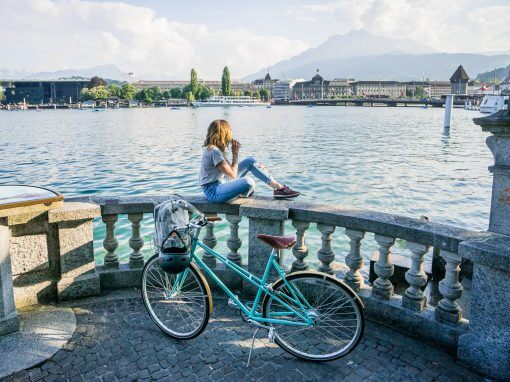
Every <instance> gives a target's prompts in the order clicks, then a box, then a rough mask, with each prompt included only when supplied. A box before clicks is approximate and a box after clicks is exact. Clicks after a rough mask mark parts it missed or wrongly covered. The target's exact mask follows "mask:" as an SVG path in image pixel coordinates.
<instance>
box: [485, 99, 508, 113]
mask: <svg viewBox="0 0 510 382" xmlns="http://www.w3.org/2000/svg"><path fill="white" fill-rule="evenodd" d="M508 98H509V96H508V95H502V94H486V95H485V96H484V97H483V99H482V103H481V104H480V113H486V114H494V113H497V112H498V111H500V110H506V109H508Z"/></svg>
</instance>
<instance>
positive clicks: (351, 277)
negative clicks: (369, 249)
mask: <svg viewBox="0 0 510 382" xmlns="http://www.w3.org/2000/svg"><path fill="white" fill-rule="evenodd" d="M345 234H346V235H347V236H348V237H349V239H350V241H351V246H350V250H349V254H348V255H347V256H346V257H345V263H346V264H347V266H348V267H349V271H348V272H347V273H346V275H345V278H344V280H345V282H346V283H347V284H348V285H349V286H350V287H351V288H353V289H354V290H359V289H361V288H363V284H364V282H363V276H362V275H361V273H360V271H359V270H360V269H361V268H362V267H363V257H362V256H361V251H360V247H361V239H363V237H364V236H365V232H363V231H355V230H352V229H346V230H345Z"/></svg>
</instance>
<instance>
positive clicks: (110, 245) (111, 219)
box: [102, 214, 119, 268]
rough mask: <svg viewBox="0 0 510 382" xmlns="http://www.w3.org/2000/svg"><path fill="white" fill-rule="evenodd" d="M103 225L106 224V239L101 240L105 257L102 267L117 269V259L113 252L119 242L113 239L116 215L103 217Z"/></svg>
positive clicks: (117, 217)
mask: <svg viewBox="0 0 510 382" xmlns="http://www.w3.org/2000/svg"><path fill="white" fill-rule="evenodd" d="M102 219H103V223H104V224H106V237H105V239H104V240H103V247H104V249H106V256H105V257H104V266H105V267H108V268H118V267H119V257H118V256H117V254H116V253H115V250H116V249H117V247H118V246H119V242H118V240H117V238H116V237H115V223H117V220H119V216H118V215H117V214H112V215H103V216H102Z"/></svg>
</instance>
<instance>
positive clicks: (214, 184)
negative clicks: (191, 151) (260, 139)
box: [200, 119, 299, 203]
mask: <svg viewBox="0 0 510 382" xmlns="http://www.w3.org/2000/svg"><path fill="white" fill-rule="evenodd" d="M232 137H233V134H232V129H231V128H230V125H229V124H228V122H227V121H225V120H223V119H218V120H216V121H213V122H211V124H210V125H209V128H208V129H207V136H206V137H205V141H204V153H203V155H202V165H201V168H200V186H202V190H203V191H204V194H205V197H206V198H207V200H209V201H210V202H213V203H225V202H228V201H229V200H231V199H234V198H235V197H238V196H242V197H247V196H250V195H252V194H253V192H254V190H255V182H254V181H253V179H252V178H250V177H245V175H246V174H247V173H248V172H251V173H252V174H253V175H254V176H255V177H256V178H258V179H260V180H261V181H263V182H264V183H266V184H267V185H269V187H271V188H273V190H274V191H273V196H274V197H275V198H277V199H285V198H294V197H296V196H298V195H299V192H297V191H294V190H291V189H290V188H289V187H287V186H285V185H282V184H280V183H278V182H277V181H276V180H275V179H274V178H273V177H272V176H271V175H269V174H268V173H267V170H266V167H265V166H264V165H263V164H262V163H260V162H257V161H256V160H255V159H254V158H251V157H248V158H246V159H244V160H242V161H241V162H238V158H239V148H240V147H241V144H240V143H239V142H238V141H236V140H235V139H233V138H232ZM229 144H231V146H232V161H231V162H229V161H228V159H227V154H226V153H225V150H226V148H227V146H228V145H229ZM225 177H227V178H230V179H232V180H231V181H229V182H225V181H224V178H225Z"/></svg>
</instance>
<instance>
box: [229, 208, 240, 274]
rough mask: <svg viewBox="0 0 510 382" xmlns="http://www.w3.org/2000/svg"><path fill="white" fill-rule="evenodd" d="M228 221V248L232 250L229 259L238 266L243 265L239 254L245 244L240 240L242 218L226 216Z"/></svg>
mask: <svg viewBox="0 0 510 382" xmlns="http://www.w3.org/2000/svg"><path fill="white" fill-rule="evenodd" d="M226 218H227V221H228V222H229V223H230V236H229V238H228V240H227V246H228V248H229V249H230V253H229V254H228V256H227V258H228V259H229V260H230V261H233V262H234V263H237V264H238V265H241V255H240V254H239V253H238V252H237V251H239V248H241V245H242V244H243V242H242V241H241V239H240V238H239V223H240V222H241V219H242V218H241V216H239V215H230V214H227V216H226Z"/></svg>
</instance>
